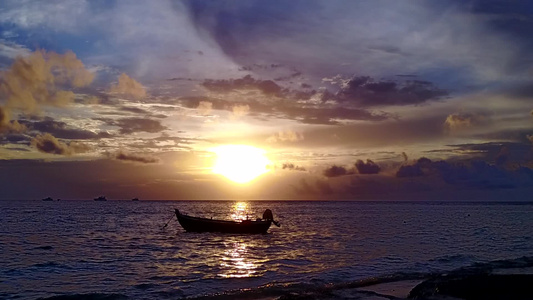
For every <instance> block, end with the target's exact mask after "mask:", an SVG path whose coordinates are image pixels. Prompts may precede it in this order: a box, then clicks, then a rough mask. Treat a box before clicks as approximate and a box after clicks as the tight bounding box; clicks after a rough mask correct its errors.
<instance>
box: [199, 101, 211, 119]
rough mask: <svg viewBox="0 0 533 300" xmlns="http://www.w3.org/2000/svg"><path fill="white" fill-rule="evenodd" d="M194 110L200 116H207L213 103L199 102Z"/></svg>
mask: <svg viewBox="0 0 533 300" xmlns="http://www.w3.org/2000/svg"><path fill="white" fill-rule="evenodd" d="M196 110H197V111H198V113H199V114H200V115H202V116H207V115H209V114H210V113H211V110H213V103H212V102H209V101H200V103H198V107H196Z"/></svg>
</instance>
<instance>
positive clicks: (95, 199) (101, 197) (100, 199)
mask: <svg viewBox="0 0 533 300" xmlns="http://www.w3.org/2000/svg"><path fill="white" fill-rule="evenodd" d="M94 201H107V198H106V197H105V196H100V197H98V198H94Z"/></svg>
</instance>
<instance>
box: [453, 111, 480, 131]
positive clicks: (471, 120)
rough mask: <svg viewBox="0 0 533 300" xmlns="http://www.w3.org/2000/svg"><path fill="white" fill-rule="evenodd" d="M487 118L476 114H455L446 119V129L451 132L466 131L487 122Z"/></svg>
mask: <svg viewBox="0 0 533 300" xmlns="http://www.w3.org/2000/svg"><path fill="white" fill-rule="evenodd" d="M486 120H487V117H486V116H484V115H482V114H476V113H455V114H451V115H449V116H448V117H446V121H444V128H445V129H446V130H448V131H449V132H455V131H460V130H465V129H468V128H472V127H475V126H478V125H480V124H482V123H483V122H485V121H486Z"/></svg>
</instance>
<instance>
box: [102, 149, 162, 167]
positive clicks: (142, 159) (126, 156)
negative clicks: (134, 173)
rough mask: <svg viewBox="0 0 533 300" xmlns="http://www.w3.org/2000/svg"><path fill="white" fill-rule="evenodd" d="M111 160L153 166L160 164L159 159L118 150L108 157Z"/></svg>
mask: <svg viewBox="0 0 533 300" xmlns="http://www.w3.org/2000/svg"><path fill="white" fill-rule="evenodd" d="M110 156H111V157H112V158H114V159H117V160H123V161H130V162H136V163H143V164H153V163H158V162H160V159H159V158H158V157H156V156H152V155H146V154H135V153H129V152H127V151H125V150H118V151H117V152H116V153H113V154H111V155H110Z"/></svg>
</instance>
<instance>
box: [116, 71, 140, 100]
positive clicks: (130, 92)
mask: <svg viewBox="0 0 533 300" xmlns="http://www.w3.org/2000/svg"><path fill="white" fill-rule="evenodd" d="M110 92H111V93H113V94H122V95H127V96H132V97H134V98H144V97H146V90H145V88H144V86H143V85H142V84H140V83H139V82H138V81H137V80H135V79H133V78H131V77H129V76H128V75H126V74H125V73H122V74H120V76H119V77H118V83H115V84H113V85H111V89H110Z"/></svg>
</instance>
